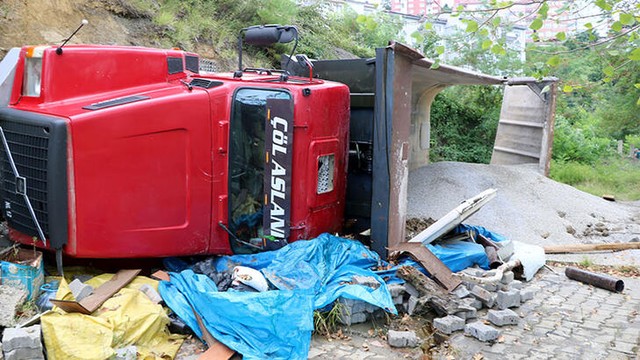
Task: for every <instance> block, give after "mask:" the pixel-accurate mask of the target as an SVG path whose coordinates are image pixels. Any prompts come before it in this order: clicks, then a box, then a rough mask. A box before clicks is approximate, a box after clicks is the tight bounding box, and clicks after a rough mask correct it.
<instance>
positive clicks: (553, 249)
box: [544, 242, 640, 254]
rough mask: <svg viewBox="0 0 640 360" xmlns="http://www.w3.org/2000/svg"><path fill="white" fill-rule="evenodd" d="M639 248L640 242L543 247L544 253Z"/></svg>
mask: <svg viewBox="0 0 640 360" xmlns="http://www.w3.org/2000/svg"><path fill="white" fill-rule="evenodd" d="M632 249H640V242H633V243H613V244H567V245H549V246H545V247H544V252H545V253H546V254H567V253H580V252H589V251H622V250H632Z"/></svg>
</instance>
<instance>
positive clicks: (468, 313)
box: [453, 305, 478, 320]
mask: <svg viewBox="0 0 640 360" xmlns="http://www.w3.org/2000/svg"><path fill="white" fill-rule="evenodd" d="M459 309H460V310H459V311H456V312H455V313H454V314H453V315H455V316H457V317H459V318H461V319H463V320H468V319H475V318H477V317H478V315H477V312H478V310H476V308H474V307H471V306H467V305H460V306H459Z"/></svg>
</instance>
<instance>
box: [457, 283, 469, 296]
mask: <svg viewBox="0 0 640 360" xmlns="http://www.w3.org/2000/svg"><path fill="white" fill-rule="evenodd" d="M453 294H454V295H455V296H457V297H458V299H463V298H466V297H467V296H470V295H471V292H469V289H467V287H466V286H464V285H462V284H460V285H459V286H458V287H457V288H456V289H455V290H453Z"/></svg>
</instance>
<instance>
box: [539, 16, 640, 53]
mask: <svg viewBox="0 0 640 360" xmlns="http://www.w3.org/2000/svg"><path fill="white" fill-rule="evenodd" d="M639 28H640V24H638V25H636V26H634V27H632V28H630V29H629V30H628V31H626V32H621V33H619V34H616V35H615V36H612V37H609V38H606V39H604V40H602V41H599V42H596V43H593V44H590V45H585V46H583V47H579V48H575V49H572V50H561V51H552V52H548V51H542V50H537V49H532V50H531V51H533V52H537V53H540V54H545V55H560V54H570V53H574V52H579V51H582V50H587V49H590V48H594V47H597V46H600V45H604V44H607V43H609V42H611V41H613V40H615V39H617V38H620V37H622V36H625V35H627V34H630V33H632V32H634V31H636V30H638V29H639Z"/></svg>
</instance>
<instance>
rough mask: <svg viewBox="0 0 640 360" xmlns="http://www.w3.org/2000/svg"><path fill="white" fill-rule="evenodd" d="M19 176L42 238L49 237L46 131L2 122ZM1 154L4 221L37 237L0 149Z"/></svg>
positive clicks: (47, 143) (43, 128)
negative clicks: (25, 183) (21, 177)
mask: <svg viewBox="0 0 640 360" xmlns="http://www.w3.org/2000/svg"><path fill="white" fill-rule="evenodd" d="M1 126H2V129H3V130H4V134H5V137H6V138H7V142H8V143H9V149H10V150H11V154H12V155H13V161H14V162H15V163H16V168H17V169H18V173H19V174H20V176H23V177H25V178H26V179H27V195H28V196H29V200H30V201H31V205H32V206H33V210H34V212H35V214H36V217H37V218H38V222H39V223H40V226H41V227H42V231H43V232H44V234H45V236H49V213H48V211H47V208H48V207H47V205H48V203H47V161H48V148H49V132H50V129H47V127H43V126H35V125H28V124H19V123H14V122H9V121H4V122H2V124H1ZM0 150H1V152H2V157H1V158H2V172H1V174H2V189H3V191H2V198H3V204H2V207H3V208H4V211H5V216H6V218H7V221H9V223H10V224H11V225H12V227H13V228H15V229H16V230H18V231H20V232H23V233H25V234H28V235H33V236H37V234H38V232H37V230H36V227H35V224H34V222H33V219H31V215H30V214H29V209H28V208H27V205H26V203H25V201H24V198H23V196H22V195H20V194H18V192H17V187H16V177H15V175H14V174H13V171H12V169H11V164H10V162H9V158H8V157H7V154H6V151H5V149H4V146H2V147H1V149H0Z"/></svg>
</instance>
